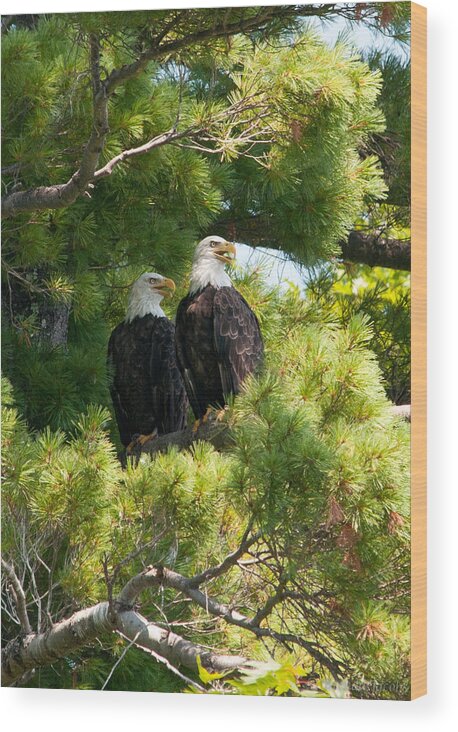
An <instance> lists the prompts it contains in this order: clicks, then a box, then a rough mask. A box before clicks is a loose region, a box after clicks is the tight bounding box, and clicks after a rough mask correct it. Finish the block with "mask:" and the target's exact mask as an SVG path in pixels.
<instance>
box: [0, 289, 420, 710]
mask: <svg viewBox="0 0 458 732" xmlns="http://www.w3.org/2000/svg"><path fill="white" fill-rule="evenodd" d="M245 288H247V282H245ZM246 292H247V293H248V289H246ZM251 292H252V295H251V297H250V302H251V304H252V306H253V307H255V308H256V310H257V312H258V315H259V316H260V318H261V320H262V321H264V322H265V321H266V320H267V319H270V318H272V320H273V322H275V328H272V330H270V331H269V329H266V331H265V334H266V354H267V364H266V368H265V372H264V374H263V375H262V376H261V377H260V378H259V379H254V378H253V379H251V380H250V381H249V382H248V384H247V386H246V388H245V389H244V393H243V394H242V395H240V396H239V397H238V398H237V400H235V402H234V405H233V406H232V407H231V409H230V410H229V414H228V421H229V424H230V426H231V430H232V434H233V437H234V444H233V446H232V447H230V448H229V449H228V450H225V451H223V452H217V451H216V450H215V449H214V448H213V447H212V446H211V445H209V444H205V443H200V444H199V443H198V444H196V445H195V446H194V447H193V448H192V449H190V450H188V451H185V452H177V451H176V449H172V450H170V451H169V452H167V453H165V454H160V455H158V456H156V457H154V458H153V459H151V458H149V457H142V458H141V459H140V462H139V464H138V465H137V466H134V465H132V464H131V465H129V466H128V468H127V470H126V471H123V470H122V469H121V468H120V466H119V465H118V463H117V460H116V457H115V452H114V449H113V446H112V443H111V442H110V441H109V440H108V438H107V432H106V430H107V416H108V415H107V413H106V411H105V410H102V409H99V408H95V407H91V408H90V409H89V411H88V412H87V414H85V415H83V416H81V417H80V418H79V419H78V420H77V422H75V424H74V427H73V432H72V435H71V436H70V437H68V438H65V435H64V434H63V433H62V432H51V431H50V430H49V429H46V430H45V431H44V432H40V433H37V434H35V435H32V434H30V433H29V431H28V430H27V428H26V426H25V424H24V423H23V421H21V419H20V417H19V415H18V413H17V411H16V410H15V408H14V407H12V406H10V404H9V403H10V402H11V399H12V397H11V396H10V391H8V392H7V398H6V400H5V402H6V404H5V410H6V413H5V416H4V430H3V434H4V441H5V445H4V451H3V452H4V461H5V498H4V511H3V519H4V529H3V540H4V550H5V551H6V552H7V553H8V552H14V548H15V545H16V543H17V542H18V534H20V532H21V531H23V532H24V536H25V539H24V540H25V541H26V543H27V545H28V546H29V542H30V547H35V549H36V550H37V552H38V555H39V556H40V557H41V559H42V560H43V561H44V563H45V565H46V566H48V567H49V566H50V564H52V566H53V578H54V580H55V581H56V583H57V586H58V590H56V594H55V595H54V597H53V604H52V609H53V615H55V616H57V617H58V616H59V613H62V614H64V613H65V612H66V611H67V612H68V608H69V607H72V608H74V609H76V608H77V607H82V606H83V607H84V606H85V605H87V604H88V603H92V602H96V601H97V600H102V599H104V598H105V596H106V587H105V585H104V578H103V571H102V565H103V562H107V563H108V568H109V570H110V571H112V569H113V568H114V567H115V566H116V565H118V564H119V563H120V562H121V563H122V562H123V561H124V560H125V558H126V556H129V554H130V553H131V552H132V549H133V548H134V549H135V547H139V548H140V551H139V553H138V555H137V556H134V557H133V559H132V560H131V561H128V562H125V563H124V564H122V567H121V569H120V571H119V573H118V575H117V588H118V589H120V587H121V586H122V584H123V583H124V582H125V581H127V580H128V579H129V578H130V577H131V576H132V574H133V573H135V572H136V571H139V570H140V569H141V567H142V566H144V565H145V564H150V563H160V564H164V565H165V566H170V567H172V568H174V569H175V570H176V571H178V572H181V573H183V574H184V575H187V576H190V575H192V574H193V573H195V572H198V571H201V570H203V569H205V568H206V567H208V566H211V565H213V564H215V563H217V562H219V561H221V560H222V558H223V557H224V556H225V555H226V554H227V553H228V552H229V551H231V550H232V549H233V548H234V547H235V546H236V545H237V542H238V540H239V538H240V536H241V534H242V533H243V530H244V527H245V526H246V524H247V521H248V520H250V519H251V520H252V521H253V522H254V525H255V527H256V528H258V529H259V530H260V531H261V533H262V541H263V543H264V545H265V550H266V552H269V553H270V555H271V561H270V562H269V563H267V564H266V565H265V566H264V565H260V567H259V569H258V572H257V573H256V575H255V576H254V577H252V578H251V579H247V580H245V581H244V580H243V577H241V576H240V570H239V569H238V568H234V569H232V570H231V571H230V572H229V573H228V574H227V575H224V576H223V577H221V578H219V579H217V580H215V581H214V582H213V583H212V588H211V592H212V594H213V595H215V596H217V597H219V598H220V599H221V600H222V601H226V602H229V603H231V602H232V603H233V602H236V603H237V606H238V607H239V608H240V609H242V610H243V609H245V611H246V612H249V608H250V607H252V606H253V605H254V606H255V607H262V605H263V604H264V602H265V601H266V599H267V597H268V596H269V595H270V594H271V592H272V590H271V588H272V587H273V586H275V583H276V582H278V581H279V580H281V582H282V583H284V586H285V592H286V594H285V599H284V602H283V603H282V610H281V613H280V612H279V613H274V614H273V615H272V619H271V621H270V624H271V626H272V627H274V628H277V629H278V630H281V628H282V623H284V622H287V625H288V628H289V632H295V633H297V634H298V635H299V636H301V637H304V638H306V639H307V640H310V641H312V642H316V643H319V644H320V646H321V647H324V648H326V649H327V651H328V652H329V653H331V655H332V656H333V657H334V658H336V659H338V661H339V662H340V663H341V664H342V668H343V669H345V671H344V675H345V677H346V678H347V679H348V680H349V683H350V686H351V687H352V688H353V687H354V689H355V692H354V693H355V694H356V695H363V696H364V695H367V696H371V688H372V686H373V688H374V689H375V688H376V689H377V693H379V694H381V695H384V696H387V698H388V697H390V698H391V697H393V696H394V697H396V695H401V696H402V697H404V696H406V695H407V694H408V688H407V686H406V683H407V682H405V681H403V682H402V684H401V686H402V688H398V687H396V692H393V693H391V691H390V689H391V686H390V685H392V684H394V683H395V682H396V683H401V682H400V681H399V678H400V677H402V678H404V676H405V672H406V669H407V668H408V623H407V615H406V613H407V612H408V582H409V580H408V576H409V561H408V556H409V555H408V552H409V531H408V527H409V430H408V427H407V426H406V425H405V424H404V423H403V422H402V421H399V420H398V419H396V418H394V417H393V416H392V414H391V412H390V405H389V402H388V401H387V399H386V397H385V395H384V391H383V388H382V386H381V382H380V371H379V368H378V366H377V363H376V360H375V358H374V355H373V354H372V353H371V352H370V351H369V350H368V349H367V342H368V340H369V339H370V338H371V329H370V326H369V325H368V321H367V318H365V317H361V316H359V315H355V316H354V317H353V318H352V320H351V321H350V322H349V323H348V325H347V327H345V328H343V327H341V326H339V325H337V323H334V324H331V323H327V324H325V323H324V322H321V323H320V322H319V319H318V318H317V306H316V303H313V302H312V303H307V302H306V301H304V300H303V299H302V298H301V297H300V296H299V293H298V292H297V291H296V290H294V289H291V290H290V291H289V292H287V293H286V294H284V295H281V294H279V293H278V292H277V291H266V290H265V288H263V286H262V283H261V282H260V281H259V277H258V278H256V276H255V275H252V284H251ZM262 294H264V297H261V295H262ZM323 320H324V319H323ZM25 527H27V530H25ZM142 547H144V548H143V549H142ZM36 574H37V577H38V579H37V580H36V581H37V583H38V587H43V586H46V583H47V582H48V581H49V577H48V572H47V570H46V569H45V568H44V567H41V568H39V567H37V568H36ZM304 590H305V592H306V598H308V599H307V601H306V602H305V604H303V603H300V604H299V605H298V604H295V603H294V601H293V599H291V600H290V599H289V595H288V593H290V594H291V598H293V597H294V593H295V592H298V591H300V592H303V591H304ZM174 597H175V595H174V593H173V592H172V591H170V590H165V591H163V592H159V596H157V593H149V595H148V596H147V597H145V598H144V600H143V603H142V612H143V613H144V614H145V615H147V616H148V617H151V618H152V619H154V620H155V621H159V622H160V621H161V619H162V618H163V614H166V615H167V618H168V621H170V620H171V619H172V620H174V622H175V623H182V624H183V627H186V623H187V622H190V621H195V629H194V628H192V629H191V631H189V630H188V631H187V632H188V634H189V633H190V636H191V638H192V639H193V640H195V641H196V642H204V643H208V639H209V636H208V632H209V630H210V637H211V639H212V642H213V643H216V644H217V645H218V646H219V647H223V648H226V649H227V650H228V651H232V652H237V653H240V652H241V651H242V652H245V653H251V654H253V655H255V657H259V653H260V649H259V647H258V646H257V645H256V641H255V639H254V638H251V637H246V636H247V634H246V633H243V631H241V630H240V629H238V628H233V627H231V626H229V627H228V628H225V629H224V630H223V628H221V627H218V625H217V624H216V625H214V624H212V622H211V621H210V620H209V619H208V617H206V615H205V613H204V612H203V611H202V610H200V609H196V608H193V607H192V604H189V603H186V602H181V603H180V602H178V603H176V602H175V603H174V604H173V605H171V604H170V603H172V602H173V600H174ZM235 598H236V599H235ZM285 618H286V620H285ZM205 626H207V629H206V632H205V633H203V630H204V628H205ZM8 630H9V631H10V632H11V630H10V629H9V628H7V631H8ZM266 645H267V648H268V649H269V650H270V652H271V653H274V652H275V647H274V645H272V644H271V643H269V642H268V641H267V644H266ZM277 654H278V650H277ZM285 654H286V651H285V652H283V658H284V662H286V660H287V654H286V655H285ZM82 655H83V654H82ZM260 657H261V658H263V655H262V653H261V656H260ZM84 658H85V659H86V660H84V661H81V664H82V666H81V671H80V672H78V673H79V675H77V676H78V678H79V679H81V683H82V684H83V686H85V688H86V687H88V686H89V688H100V679H101V677H102V676H103V674H104V673H105V675H108V673H109V670H110V662H111V663H112V662H113V658H112V657H111V656H103V657H100V656H99V655H98V654H96V655H95V656H94V657H92V656H91V655H89V656H88V657H87V658H86V656H84ZM91 658H93V663H94V667H93V668H92V666H91V663H92V661H91ZM279 658H280V660H281V658H282V654H281V653H280V657H279ZM294 658H295V662H296V663H297V662H300V663H301V664H302V665H304V666H305V667H306V668H307V669H310V668H315V669H316V668H317V666H316V663H315V661H313V659H312V658H311V657H310V656H309V655H308V654H307V653H306V652H305V651H304V650H300V649H299V651H297V652H296V653H295V656H294ZM137 662H140V663H142V662H141V661H139V660H138V656H137V655H136V654H133V656H132V658H130V657H129V658H127V657H126V658H125V659H123V662H122V665H125V666H126V670H124V671H122V674H127V676H125V675H122V676H120V677H118V679H117V680H116V676H114V679H113V683H114V684H115V685H114V686H113V687H112V688H120V687H119V684H120V683H121V682H120V679H122V680H123V683H124V682H125V683H128V684H129V687H128V688H140V687H138V686H137V685H136V683H135V681H133V682H132V684H133V685H131V682H129V681H127V678H128V674H129V673H130V671H129V669H130V663H132V664H135V663H137ZM143 663H144V664H146V665H147V664H151V663H152V661H151V659H149V658H148V657H147V656H145V658H144V661H143ZM61 666H62V669H65V668H67V671H65V673H70V668H69V666H68V663H67V664H66V663H62V664H59V670H60V671H61ZM83 668H84V673H83V670H82V669H83ZM61 672H62V673H64V670H62V671H61ZM161 673H164V672H163V671H161ZM320 673H321V674H326V668H321V670H320ZM41 678H42V681H41V683H43V684H45V685H46V683H48V682H46V681H45V680H44V679H46V678H47V677H46V675H45V676H42V677H41ZM83 678H84V681H83ZM49 683H50V684H51V685H52V682H51V681H50V682H49ZM54 683H55V681H54ZM67 683H68V684H70V681H67V682H65V684H67ZM78 683H79V682H78ZM151 683H153V682H151ZM371 684H372V686H371ZM141 688H144V686H142V687H141ZM158 688H159V687H158ZM171 688H175V689H176V686H175V687H171ZM380 689H381V691H380ZM377 693H374V694H373V695H374V696H377Z"/></svg>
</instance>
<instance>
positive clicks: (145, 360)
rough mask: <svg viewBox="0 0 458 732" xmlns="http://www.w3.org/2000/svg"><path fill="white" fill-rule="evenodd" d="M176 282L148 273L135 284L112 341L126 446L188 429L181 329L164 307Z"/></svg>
mask: <svg viewBox="0 0 458 732" xmlns="http://www.w3.org/2000/svg"><path fill="white" fill-rule="evenodd" d="M174 290H175V283H174V282H173V280H170V279H167V278H166V277H162V276H161V275H159V274H156V273H155V272H146V273H145V274H142V276H141V277H139V279H138V280H137V281H136V282H135V283H134V284H133V286H132V289H131V292H130V297H129V302H128V307H127V314H126V318H125V320H124V321H123V322H122V323H120V324H119V325H118V326H117V327H116V328H115V329H114V330H113V332H112V334H111V336H110V340H109V343H108V366H109V371H110V393H111V398H112V400H113V406H114V410H115V414H116V421H117V423H118V429H119V434H120V437H121V442H122V444H123V445H124V446H125V447H129V448H131V447H132V446H133V443H134V442H135V441H139V442H140V444H143V443H144V442H146V441H147V439H149V438H150V437H151V436H152V435H156V434H158V435H160V434H165V433H167V432H175V431H177V430H181V429H184V427H185V426H186V414H187V409H188V406H189V402H188V399H187V396H186V389H185V386H184V383H183V379H182V377H181V374H180V370H179V368H178V365H177V361H176V355H175V326H174V325H173V323H172V322H171V321H170V320H169V319H168V318H167V317H166V315H165V313H164V311H163V310H162V308H161V305H160V303H161V301H162V298H163V297H168V296H170V297H171V295H172V294H173V292H174Z"/></svg>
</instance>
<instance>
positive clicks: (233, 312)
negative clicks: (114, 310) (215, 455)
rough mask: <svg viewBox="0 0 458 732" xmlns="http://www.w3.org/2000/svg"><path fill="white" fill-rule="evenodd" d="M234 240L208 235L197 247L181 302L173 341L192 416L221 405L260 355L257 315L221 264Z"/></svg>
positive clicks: (232, 249) (198, 416)
mask: <svg viewBox="0 0 458 732" xmlns="http://www.w3.org/2000/svg"><path fill="white" fill-rule="evenodd" d="M235 254H236V249H235V246H234V244H231V243H230V242H227V241H225V240H224V239H222V238H221V237H220V236H207V237H206V238H205V239H203V240H202V241H201V242H200V243H199V244H198V245H197V248H196V252H195V255H194V261H193V266H192V271H191V283H190V289H189V294H188V295H187V296H186V297H185V298H184V299H183V300H182V301H181V302H180V304H179V306H178V311H177V316H176V330H175V340H176V347H177V357H178V364H179V367H180V370H181V373H182V374H183V378H184V382H185V385H186V391H187V393H188V397H189V401H190V403H191V407H192V409H193V412H194V414H195V417H196V419H198V420H200V419H201V418H202V417H205V415H206V414H207V410H208V408H209V407H216V408H223V407H224V406H225V405H226V403H227V399H226V398H227V396H229V395H231V394H237V393H238V392H239V391H240V385H241V384H242V382H243V381H244V379H245V378H246V377H247V376H248V374H251V373H253V372H255V371H256V370H257V369H258V368H259V367H260V365H261V363H262V359H263V352H264V347H263V342H262V336H261V331H260V328H259V323H258V319H257V318H256V315H255V314H254V313H253V311H252V310H251V308H250V306H249V305H248V303H247V302H246V300H245V299H244V297H242V295H241V294H240V292H238V291H237V290H236V289H235V287H233V286H232V283H231V280H230V278H229V276H228V275H227V273H226V272H225V269H224V268H225V266H226V265H227V264H231V263H233V262H234V260H235Z"/></svg>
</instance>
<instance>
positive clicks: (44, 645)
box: [2, 578, 256, 686]
mask: <svg viewBox="0 0 458 732" xmlns="http://www.w3.org/2000/svg"><path fill="white" fill-rule="evenodd" d="M134 579H135V578H134ZM150 584H151V583H150ZM122 594H123V593H121V595H122ZM115 605H117V610H116V612H115V614H114V615H112V614H110V608H109V604H108V602H102V603H99V604H97V605H94V606H92V607H89V608H86V609H84V610H79V611H78V612H76V613H75V614H74V615H72V616H71V617H70V618H68V619H67V620H62V621H61V622H60V623H56V625H54V626H53V627H52V628H51V629H50V630H48V631H47V632H46V633H41V634H35V633H29V634H28V635H27V636H25V637H22V638H21V637H17V638H15V639H13V640H12V641H10V642H9V643H8V644H7V645H6V647H5V648H4V649H3V650H2V685H3V686H11V685H12V684H14V683H16V682H18V681H19V680H20V679H21V677H22V676H23V675H24V674H25V673H26V672H27V671H30V670H31V669H33V668H39V667H41V666H47V665H49V664H51V663H53V662H55V661H57V660H59V659H61V658H64V657H65V656H68V655H71V654H72V653H74V652H75V651H78V650H80V649H82V648H83V647H85V646H88V645H91V644H92V643H94V642H95V641H96V639H97V638H98V636H99V635H104V634H106V633H110V632H117V633H119V634H121V635H122V636H125V637H126V638H128V639H129V640H130V641H131V642H132V643H133V644H135V645H137V646H138V647H140V648H143V649H148V650H151V651H152V652H153V653H154V654H157V655H159V656H160V657H161V658H162V659H165V660H166V661H168V662H170V663H171V664H173V665H177V666H184V667H185V668H188V669H190V670H191V671H194V672H197V671H198V664H197V657H199V658H200V663H201V664H202V666H204V668H206V669H208V670H209V671H210V672H218V673H226V672H229V671H234V670H240V669H242V668H247V669H248V668H255V667H256V662H255V661H250V660H248V659H247V658H245V657H243V656H231V655H224V654H218V653H214V652H213V651H209V650H208V648H205V647H203V646H200V645H199V644H196V643H192V642H191V641H188V640H186V639H184V638H182V637H181V636H179V635H177V634H176V633H173V632H172V631H169V630H166V629H164V628H160V627H159V626H158V625H156V624H155V623H152V622H150V621H149V620H147V618H144V617H143V616H142V615H140V614H139V613H138V612H136V611H135V610H131V609H125V607H124V606H123V605H122V603H121V602H120V601H119V599H118V602H117V603H115Z"/></svg>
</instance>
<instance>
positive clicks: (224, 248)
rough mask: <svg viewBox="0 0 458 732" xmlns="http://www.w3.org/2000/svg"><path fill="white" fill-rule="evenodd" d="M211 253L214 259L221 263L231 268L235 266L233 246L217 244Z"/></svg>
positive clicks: (234, 249) (227, 243)
mask: <svg viewBox="0 0 458 732" xmlns="http://www.w3.org/2000/svg"><path fill="white" fill-rule="evenodd" d="M213 251H214V254H215V257H216V258H217V259H219V260H221V262H225V263H226V264H230V265H232V266H233V265H234V264H235V257H236V254H237V250H236V248H235V244H232V243H231V242H229V241H225V242H224V244H217V245H216V247H215V248H214V250H213Z"/></svg>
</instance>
